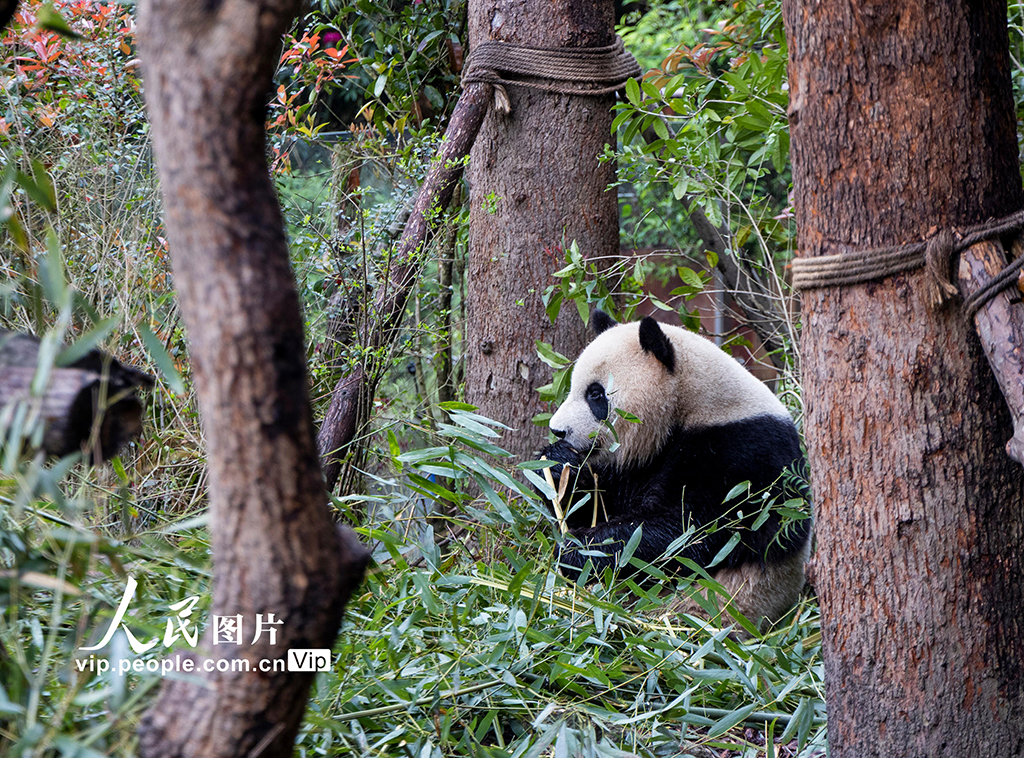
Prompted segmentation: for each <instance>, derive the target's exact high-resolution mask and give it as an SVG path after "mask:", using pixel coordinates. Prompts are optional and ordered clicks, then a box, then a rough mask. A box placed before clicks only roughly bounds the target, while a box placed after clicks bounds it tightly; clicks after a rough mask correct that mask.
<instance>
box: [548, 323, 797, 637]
mask: <svg viewBox="0 0 1024 758" xmlns="http://www.w3.org/2000/svg"><path fill="white" fill-rule="evenodd" d="M591 324H592V326H593V327H594V330H595V332H597V334H598V336H597V338H596V339H595V340H594V341H593V342H592V343H591V344H590V345H589V346H588V347H587V348H586V349H585V350H584V351H583V353H581V354H580V357H579V358H578V359H577V361H576V366H575V368H574V369H573V375H572V384H571V387H570V390H569V396H568V398H567V399H566V401H565V402H564V403H563V404H562V406H561V407H560V408H559V409H558V411H557V412H556V413H555V415H554V416H553V417H552V418H551V422H550V427H551V431H552V432H553V433H554V434H555V436H556V437H558V438H559V439H558V441H557V442H556V443H555V444H553V445H550V446H549V447H547V448H546V449H545V450H544V451H543V452H542V455H543V456H545V457H546V458H548V459H550V460H554V461H557V462H558V463H559V464H560V465H558V466H555V467H553V468H552V474H553V476H554V477H555V480H556V481H558V477H559V475H560V474H561V469H562V466H563V465H569V466H570V467H571V469H572V471H573V474H572V475H573V478H574V480H575V481H574V484H573V488H572V491H571V494H570V495H569V496H568V497H567V498H566V500H567V502H566V503H564V504H563V508H564V509H571V508H572V505H573V504H574V503H577V502H578V501H579V500H580V499H581V498H582V497H583V496H584V495H586V494H587V493H591V496H592V499H591V502H588V503H585V504H584V505H583V506H582V507H580V508H577V509H576V510H575V511H574V512H573V514H572V515H571V516H570V517H569V519H568V525H569V528H570V531H571V533H572V535H573V536H574V537H576V538H577V539H578V540H579V541H580V542H581V543H583V545H584V547H585V548H588V546H589V548H588V549H589V550H590V551H594V550H597V551H600V552H603V553H605V554H606V557H603V558H602V557H594V556H585V555H583V554H582V553H581V552H580V551H579V550H578V549H576V548H574V547H573V546H571V545H565V546H563V550H562V557H561V562H562V567H563V571H564V573H566V574H568V575H573V574H575V573H577V572H578V571H579V570H580V569H582V567H583V565H584V564H585V563H586V561H587V560H592V561H593V562H594V564H595V566H596V568H598V569H599V570H600V569H602V568H603V567H604V566H608V565H614V563H615V557H616V555H617V554H618V553H619V552H621V551H622V549H623V547H624V546H625V544H626V542H627V541H628V540H629V538H630V537H631V536H632V535H633V532H634V531H635V530H636V528H637V527H638V526H640V525H642V526H643V531H642V538H641V540H640V543H639V545H638V546H637V548H636V551H635V552H634V556H635V557H637V558H639V559H640V560H642V561H646V562H648V563H653V562H655V561H658V560H659V559H661V558H662V557H663V556H664V555H665V554H666V551H667V549H668V547H669V546H670V545H671V544H672V542H674V541H675V540H676V539H677V538H679V537H680V536H682V535H683V534H684V533H685V532H686V529H687V525H692V526H694V527H696V530H697V533H698V534H699V535H700V536H699V537H698V538H697V539H696V540H694V541H692V543H691V544H688V545H686V546H685V547H684V549H683V550H682V551H681V553H680V554H681V555H682V556H683V557H685V558H689V559H691V560H693V561H694V562H696V563H698V564H700V565H701V566H704V567H708V566H709V564H710V563H711V562H712V560H713V559H714V558H715V556H716V555H717V554H718V553H719V551H720V550H721V549H722V548H723V547H725V545H726V544H727V543H728V541H729V539H730V537H732V535H733V534H735V533H737V532H738V533H739V534H740V541H739V543H738V544H737V545H736V546H735V547H734V548H733V550H732V551H731V552H730V553H729V555H728V556H727V557H726V558H725V559H724V560H723V561H722V562H721V563H719V564H718V565H716V566H714V567H711V568H710V569H709V571H710V572H711V573H712V574H713V575H714V577H715V579H716V581H718V582H719V583H720V584H722V585H723V586H724V587H725V589H726V590H727V591H728V592H729V593H730V595H731V596H732V597H733V600H732V606H733V607H734V608H735V609H736V610H737V611H739V612H741V613H742V614H743V615H745V616H746V617H747V618H749V619H751V620H752V621H755V622H756V621H758V620H760V619H762V618H767V619H769V620H775V619H777V618H778V617H780V616H781V615H783V614H784V613H785V612H786V611H788V610H789V608H790V607H792V605H793V604H794V603H795V602H796V600H797V598H798V596H799V593H800V590H801V589H802V588H803V584H804V562H805V561H806V559H807V557H808V552H809V548H810V521H809V520H805V521H798V522H796V523H792V524H790V525H789V526H788V528H786V529H783V528H782V523H781V520H780V518H779V516H778V515H777V514H774V513H773V514H772V515H771V516H770V517H769V518H768V519H767V521H765V522H764V523H763V524H762V525H760V527H759V528H758V530H757V531H752V530H751V526H752V524H753V521H754V519H755V518H756V517H757V515H758V514H757V513H756V512H755V513H749V512H748V513H745V514H744V518H743V519H742V520H741V521H740V522H739V524H738V525H737V524H736V523H735V521H736V519H737V518H738V513H737V501H736V500H733V501H731V502H730V503H726V502H725V500H726V497H727V495H728V494H729V492H730V490H732V489H733V487H734V486H735V485H737V484H739V483H741V482H744V481H749V482H750V484H751V488H750V491H751V492H752V493H760V492H764V491H768V492H770V493H771V494H772V495H773V496H781V495H782V490H783V487H784V482H785V479H786V472H787V470H790V469H793V468H794V467H799V466H801V465H802V463H803V454H802V453H801V450H800V439H799V436H798V434H797V431H796V427H795V426H794V425H793V421H792V419H791V418H790V416H789V413H788V412H787V411H786V409H785V407H784V406H783V405H782V403H780V402H779V400H778V399H777V398H776V397H775V395H774V394H772V392H771V390H769V389H768V388H767V387H766V386H765V385H764V384H762V383H761V382H760V381H758V379H757V378H755V377H754V376H753V375H752V374H751V373H750V372H749V371H747V370H746V369H745V368H743V367H742V366H741V365H740V364H739V363H737V362H736V361H735V360H734V359H733V358H731V357H730V356H729V355H727V354H726V353H724V352H723V351H722V350H720V349H719V348H718V347H716V346H715V345H714V344H712V343H711V342H710V341H708V340H706V339H704V338H703V337H700V336H698V335H696V334H693V333H691V332H688V331H686V330H684V329H680V328H678V327H674V326H667V325H662V324H659V323H658V322H657V321H655V320H654V319H651V318H645V319H643V320H642V321H640V322H635V323H629V324H621V325H620V324H616V323H615V322H614V321H613V320H612V319H611V318H610V317H609V316H608V315H607V314H605V313H603V312H601V311H595V313H594V316H593V317H592V319H591ZM616 410H621V411H623V412H625V413H627V414H632V415H633V416H635V417H637V418H639V419H640V421H641V423H634V422H630V421H628V420H625V419H623V418H621V417H620V414H618V413H616V412H615V411H616ZM608 422H610V423H611V424H614V428H615V432H616V434H617V437H618V441H619V447H618V448H617V449H616V450H615V452H609V451H608V449H607V442H608V440H609V438H610V436H609V433H608V430H607V426H606V423H608ZM571 481H573V480H571ZM684 494H685V503H684V502H683V498H684ZM594 495H596V497H594ZM757 510H759V501H758V502H757V503H753V504H748V506H747V511H757ZM730 522H733V527H732V528H718V529H708V527H712V526H714V525H716V524H718V525H719V526H721V527H725V526H727V525H728V524H729V523H730ZM666 565H667V566H668V567H670V568H671V567H676V568H677V569H679V570H682V564H681V563H680V562H679V561H671V562H669V563H668V564H666Z"/></svg>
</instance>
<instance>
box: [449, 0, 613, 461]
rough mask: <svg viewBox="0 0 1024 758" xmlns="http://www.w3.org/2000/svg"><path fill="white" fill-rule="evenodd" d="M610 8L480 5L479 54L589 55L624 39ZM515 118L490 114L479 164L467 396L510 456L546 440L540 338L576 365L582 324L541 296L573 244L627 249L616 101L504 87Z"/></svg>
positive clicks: (472, 12) (537, 1) (503, 0)
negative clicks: (515, 50) (611, 151)
mask: <svg viewBox="0 0 1024 758" xmlns="http://www.w3.org/2000/svg"><path fill="white" fill-rule="evenodd" d="M614 23H615V12H614V6H613V3H612V2H611V0H599V1H598V2H594V3H579V2H575V1H574V0H495V1H492V2H486V3H485V2H480V1H479V0H473V1H472V2H470V6H469V46H470V54H472V52H473V50H474V49H475V48H476V46H478V45H479V44H480V43H482V42H484V41H486V40H500V41H504V42H511V43H516V44H519V45H525V46H530V47H544V48H585V47H601V46H605V45H610V44H612V42H613V41H614V39H615V30H614ZM507 92H508V96H509V99H510V103H511V112H510V113H509V114H507V115H506V114H503V113H500V112H498V111H497V110H495V109H493V108H492V109H491V112H490V113H489V114H488V116H487V119H486V121H485V122H484V125H483V128H482V129H481V130H480V134H479V135H478V137H477V140H476V143H475V145H474V147H473V152H472V160H471V162H470V169H469V177H470V204H471V205H470V221H469V223H470V233H469V271H468V280H469V281H468V294H467V303H468V312H467V324H466V329H465V335H466V338H465V353H466V356H467V357H468V361H469V363H468V368H467V374H466V397H467V400H468V401H469V402H470V403H473V404H474V405H476V406H479V407H480V409H481V412H482V413H483V414H484V415H487V416H490V417H492V418H495V419H497V420H499V421H502V422H504V423H505V424H508V425H509V426H510V427H512V429H513V430H514V431H512V432H509V433H506V434H505V436H504V439H503V441H502V442H503V444H504V446H505V447H507V448H509V449H510V450H512V451H513V452H514V453H517V454H519V455H530V453H531V452H532V451H534V450H537V449H539V448H540V446H541V444H542V442H543V440H545V439H546V438H547V429H546V427H537V426H534V425H533V424H531V423H530V419H531V418H532V417H533V416H535V415H536V414H537V413H540V412H541V411H542V410H546V409H545V408H544V407H543V404H542V403H541V402H540V400H539V399H538V397H537V393H536V388H537V387H539V386H541V385H543V384H546V383H548V382H549V381H550V380H551V370H550V369H549V368H548V367H547V366H546V365H544V363H543V362H542V361H541V360H540V359H539V358H538V357H537V352H536V348H535V346H534V341H535V340H538V339H540V340H544V341H545V342H550V343H552V344H553V345H554V346H555V348H556V349H557V350H558V351H560V352H562V353H564V354H565V355H568V356H570V357H574V356H575V355H576V354H577V353H578V352H579V351H580V350H581V349H582V348H583V346H584V345H585V344H586V341H587V336H586V330H585V325H584V323H583V321H582V320H581V319H580V317H579V315H578V314H577V312H576V309H575V308H574V307H572V306H571V305H570V306H567V307H566V308H565V309H564V311H565V312H564V313H563V314H562V315H561V316H560V317H559V319H558V321H557V322H556V323H555V324H554V325H552V324H551V322H550V320H549V319H548V317H547V315H546V314H545V311H544V305H543V303H542V302H541V294H542V293H543V291H544V289H545V288H546V287H547V286H548V285H550V284H552V283H553V282H554V281H555V280H554V279H553V278H552V276H551V274H552V273H553V272H555V271H557V270H558V269H560V268H562V267H563V265H564V262H563V248H564V247H566V246H568V244H569V243H571V242H572V241H573V240H576V242H577V243H578V244H579V247H580V250H581V251H582V252H583V254H584V255H585V256H587V257H589V258H595V259H596V258H602V257H606V256H613V255H616V254H617V253H618V250H619V235H618V201H617V197H616V193H615V190H611V191H608V190H607V187H608V185H609V184H610V183H611V182H612V181H614V179H615V168H614V164H612V163H610V162H608V163H599V162H598V156H599V155H601V153H602V152H603V151H604V146H605V144H607V143H609V142H611V141H612V137H611V122H612V113H611V106H612V104H613V103H614V95H613V94H607V95H601V96H586V95H564V94H554V93H549V92H541V91H535V90H531V89H526V88H523V87H519V86H510V87H508V88H507Z"/></svg>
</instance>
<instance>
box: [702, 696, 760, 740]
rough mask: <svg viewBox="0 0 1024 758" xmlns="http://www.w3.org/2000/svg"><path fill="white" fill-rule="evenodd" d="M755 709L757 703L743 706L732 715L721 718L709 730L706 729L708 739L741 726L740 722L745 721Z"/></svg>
mask: <svg viewBox="0 0 1024 758" xmlns="http://www.w3.org/2000/svg"><path fill="white" fill-rule="evenodd" d="M756 707H757V703H751V704H750V705H745V706H743V707H742V708H737V709H736V710H735V711H733V712H732V713H730V714H728V715H726V716H723V717H722V718H720V719H719V720H718V721H716V722H715V723H714V724H712V725H711V728H710V729H708V737H718V736H720V735H722V734H725V733H726V732H728V731H729V730H730V729H732V728H733V727H734V726H736V725H737V724H741V723H742V722H744V721H746V719H747V717H748V716H749V715H750V714H751V713H753V712H754V709H755V708H756Z"/></svg>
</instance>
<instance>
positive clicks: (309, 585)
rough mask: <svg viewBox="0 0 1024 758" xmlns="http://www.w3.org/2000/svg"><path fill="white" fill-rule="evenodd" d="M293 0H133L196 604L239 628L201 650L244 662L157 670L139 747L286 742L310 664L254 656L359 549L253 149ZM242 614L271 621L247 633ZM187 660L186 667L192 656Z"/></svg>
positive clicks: (187, 750)
mask: <svg viewBox="0 0 1024 758" xmlns="http://www.w3.org/2000/svg"><path fill="white" fill-rule="evenodd" d="M299 5H300V2H299V0H264V1H263V2H257V1H255V0H236V1H235V2H228V3H223V2H213V3H211V2H208V1H207V0H148V2H143V3H142V4H141V7H140V11H139V43H140V47H141V50H142V57H143V61H144V65H145V77H146V92H145V94H146V102H147V106H148V110H149V114H150V122H151V124H152V131H153V144H154V150H155V153H156V158H157V165H158V168H159V175H160V184H161V189H162V192H163V198H164V210H165V223H166V225H167V230H168V236H169V238H170V242H171V260H172V264H173V269H174V280H175V286H176V289H177V293H178V300H179V303H180V307H181V313H182V317H183V319H184V322H185V325H186V327H187V329H188V335H189V341H190V356H191V360H192V367H193V374H194V377H195V385H196V390H197V395H198V398H199V406H200V410H201V411H202V416H203V425H204V429H205V433H206V439H207V445H208V465H209V482H210V506H209V508H210V534H211V539H212V544H213V562H214V579H213V608H212V613H213V614H215V615H221V616H230V617H234V616H236V615H241V617H242V621H243V625H244V626H243V633H244V636H243V638H242V644H234V643H231V644H225V643H223V642H222V644H219V645H217V646H216V647H214V646H213V645H212V637H211V635H209V634H208V635H207V636H206V637H205V638H204V639H203V641H202V643H201V650H200V652H201V653H202V654H204V655H205V656H208V657H210V658H213V659H215V660H217V661H220V660H226V659H244V660H246V661H248V663H249V665H250V669H251V670H250V671H248V672H232V671H231V669H230V667H229V672H228V673H212V674H196V675H195V677H197V678H198V677H202V679H204V680H205V681H201V682H197V681H196V680H195V678H193V679H192V680H175V681H171V680H168V681H166V682H165V683H164V685H163V687H162V689H161V692H160V695H159V697H158V698H157V700H156V702H155V703H154V705H153V706H152V707H151V709H150V710H149V711H148V713H147V714H146V716H145V718H144V719H143V721H142V723H141V725H140V729H139V732H140V742H139V753H140V755H142V756H144V757H145V758H158V757H159V758H163V757H165V756H167V757H170V756H175V757H178V756H181V757H185V756H196V757H198V756H202V757H203V758H220V757H224V758H227V757H228V756H248V755H256V754H259V755H260V756H263V757H264V758H267V757H268V756H282V757H283V756H290V755H291V753H292V744H293V742H294V738H295V734H296V732H297V730H298V727H299V724H300V722H301V719H302V714H303V712H304V708H305V703H306V699H307V697H308V690H309V685H310V683H311V682H312V680H313V674H312V673H288V672H279V671H274V672H269V673H268V672H262V671H260V670H258V669H257V668H256V666H257V664H258V663H259V662H260V661H261V660H263V659H277V658H281V657H282V656H283V655H284V653H285V651H287V650H288V649H290V648H330V647H331V646H332V645H333V643H334V640H335V637H336V635H337V632H338V626H339V624H340V621H341V615H342V611H343V609H344V605H345V602H346V600H347V599H348V597H349V595H350V594H351V592H352V591H353V590H354V589H355V588H356V587H357V586H358V584H359V582H360V580H361V578H362V575H363V570H364V568H365V565H366V562H367V560H368V553H367V552H366V550H365V549H364V548H363V547H362V546H361V545H360V544H359V542H358V541H357V540H356V538H355V535H354V534H353V533H352V532H351V530H349V529H347V528H345V527H342V528H341V529H340V531H339V528H338V526H337V525H336V524H335V522H334V520H333V518H332V516H331V513H330V511H329V509H328V504H327V495H326V492H325V489H324V483H323V478H322V476H321V473H320V468H319V458H318V455H317V449H316V445H315V442H314V431H313V423H312V412H311V408H310V404H309V397H308V386H307V385H308V382H307V377H306V369H305V347H304V339H303V320H302V314H301V311H300V307H299V299H298V294H297V292H296V288H295V283H294V280H293V278H292V273H291V267H290V263H289V257H288V248H287V244H286V241H285V236H284V229H283V222H282V218H281V212H280V208H279V207H278V204H277V197H276V193H275V191H274V186H273V183H272V181H271V179H270V176H269V172H268V167H267V164H266V159H265V155H266V143H265V133H264V115H265V104H266V100H267V96H268V93H269V92H270V90H271V77H272V74H273V71H274V67H275V65H276V62H277V61H276V51H277V50H278V49H279V47H280V38H281V34H282V33H283V32H284V31H285V29H286V27H287V25H288V23H289V22H290V21H291V19H292V18H293V17H294V14H295V13H296V12H297V10H298V8H299ZM257 614H260V615H262V617H263V618H264V619H265V620H267V621H269V620H270V616H269V614H273V620H274V621H279V622H280V625H276V626H275V627H274V628H275V629H276V631H277V635H276V636H277V639H276V644H272V643H271V642H270V634H269V633H268V632H266V631H264V633H263V634H262V636H261V637H260V639H259V640H258V641H255V642H252V643H250V640H252V639H254V637H255V636H256V635H255V629H254V628H253V625H254V624H255V622H256V617H257ZM200 670H201V669H200Z"/></svg>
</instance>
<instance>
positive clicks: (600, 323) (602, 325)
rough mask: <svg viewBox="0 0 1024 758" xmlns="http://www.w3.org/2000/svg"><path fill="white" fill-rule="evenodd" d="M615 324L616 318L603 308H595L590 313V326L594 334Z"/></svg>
mask: <svg viewBox="0 0 1024 758" xmlns="http://www.w3.org/2000/svg"><path fill="white" fill-rule="evenodd" d="M613 326H615V319H613V318H612V317H611V316H609V315H608V314H607V313H605V312H604V311H602V310H595V311H594V312H593V313H591V314H590V328H591V329H593V330H594V334H600V333H601V332H605V331H607V330H609V329H611V328H612V327H613Z"/></svg>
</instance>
